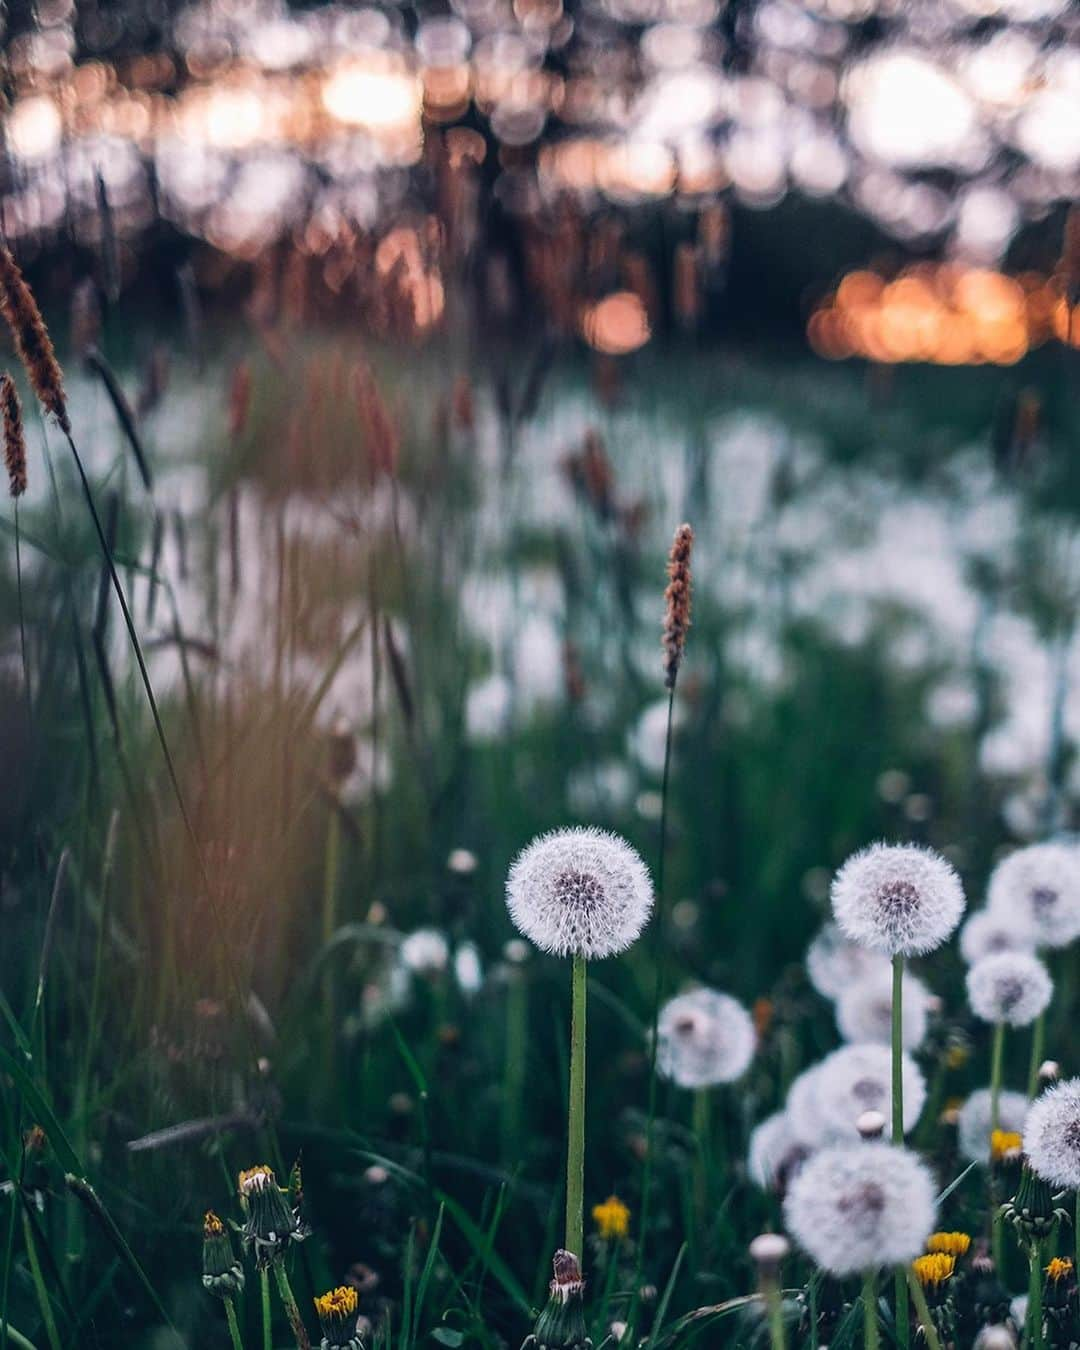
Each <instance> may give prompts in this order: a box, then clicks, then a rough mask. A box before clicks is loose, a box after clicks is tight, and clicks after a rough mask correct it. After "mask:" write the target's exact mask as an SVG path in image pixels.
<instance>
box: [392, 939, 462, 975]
mask: <svg viewBox="0 0 1080 1350" xmlns="http://www.w3.org/2000/svg"><path fill="white" fill-rule="evenodd" d="M401 960H402V963H403V964H404V965H405V966H406V967H407V968H408V969H409V970H411V971H412V972H413V973H414V974H416V975H437V974H439V973H440V972H441V971H444V970H445V969H446V967H447V964H448V963H449V960H450V944H449V943H448V942H447V941H446V938H445V937H444V936H443V935H442V933H440V932H439V930H438V929H437V928H418V929H417V930H416V932H415V933H410V934H409V936H408V937H407V938H406V939H405V941H404V942H403V943H402V944H401Z"/></svg>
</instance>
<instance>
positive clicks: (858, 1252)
mask: <svg viewBox="0 0 1080 1350" xmlns="http://www.w3.org/2000/svg"><path fill="white" fill-rule="evenodd" d="M934 1194H935V1187H934V1182H933V1178H932V1177H931V1175H930V1173H929V1171H928V1170H927V1168H926V1167H925V1166H924V1164H923V1163H922V1162H920V1160H919V1159H918V1158H917V1157H916V1156H915V1154H914V1153H911V1152H909V1151H908V1150H907V1149H905V1148H901V1147H898V1146H896V1145H894V1144H885V1143H875V1144H862V1145H860V1146H859V1147H858V1148H848V1147H845V1146H837V1147H832V1148H826V1149H822V1151H821V1152H820V1153H817V1154H815V1156H814V1157H813V1158H811V1159H810V1160H809V1161H808V1162H807V1163H806V1165H805V1166H804V1167H803V1169H802V1170H801V1171H800V1173H799V1175H798V1176H797V1177H796V1178H795V1180H794V1181H793V1182H792V1184H791V1187H790V1189H789V1190H788V1194H787V1199H786V1200H785V1201H784V1218H785V1221H786V1223H787V1227H788V1230H789V1231H790V1232H791V1234H792V1236H793V1237H794V1238H795V1240H796V1241H797V1242H798V1243H799V1245H800V1246H801V1247H802V1248H803V1250H804V1251H806V1252H807V1253H808V1255H809V1256H811V1257H812V1258H813V1260H814V1261H815V1262H816V1264H817V1265H818V1266H820V1267H821V1269H822V1270H824V1271H826V1272H827V1273H828V1274H830V1275H835V1276H837V1277H838V1278H843V1277H844V1276H847V1275H854V1274H857V1273H861V1272H865V1271H867V1270H869V1269H877V1268H880V1267H881V1266H888V1265H899V1264H904V1265H906V1264H907V1263H908V1262H910V1261H912V1260H914V1258H915V1257H916V1256H918V1254H919V1253H920V1252H921V1251H922V1249H923V1244H924V1242H925V1241H926V1237H927V1235H928V1234H929V1232H930V1231H931V1229H932V1228H933V1226H934V1215H935V1208H936V1206H935V1200H934Z"/></svg>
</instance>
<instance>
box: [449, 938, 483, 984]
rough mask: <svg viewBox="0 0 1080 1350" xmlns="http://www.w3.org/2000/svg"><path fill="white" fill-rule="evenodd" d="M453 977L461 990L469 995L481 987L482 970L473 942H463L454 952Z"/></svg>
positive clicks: (478, 954)
mask: <svg viewBox="0 0 1080 1350" xmlns="http://www.w3.org/2000/svg"><path fill="white" fill-rule="evenodd" d="M454 979H455V980H457V984H458V988H459V989H460V990H461V992H462V993H463V994H468V995H470V996H471V995H473V994H477V993H479V992H480V990H481V988H482V987H483V984H484V971H483V966H482V965H481V962H480V951H479V948H478V947H477V945H476V943H475V942H463V943H461V945H460V946H459V947H458V948H457V950H456V951H455V952H454Z"/></svg>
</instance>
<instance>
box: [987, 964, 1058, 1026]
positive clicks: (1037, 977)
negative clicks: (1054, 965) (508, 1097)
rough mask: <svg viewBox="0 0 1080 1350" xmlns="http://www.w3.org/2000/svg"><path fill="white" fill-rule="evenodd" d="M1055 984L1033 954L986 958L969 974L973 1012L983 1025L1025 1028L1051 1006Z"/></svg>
mask: <svg viewBox="0 0 1080 1350" xmlns="http://www.w3.org/2000/svg"><path fill="white" fill-rule="evenodd" d="M1053 993H1054V982H1053V981H1052V980H1051V978H1050V976H1049V974H1048V973H1047V969H1046V967H1045V966H1044V965H1043V963H1042V962H1041V961H1040V960H1039V958H1038V957H1037V956H1033V955H1032V954H1031V952H998V953H997V955H996V956H984V957H983V959H982V960H981V961H976V962H975V964H974V965H973V966H972V967H971V969H970V970H969V971H968V973H967V996H968V1002H969V1003H970V1004H971V1011H972V1012H973V1013H974V1014H975V1016H976V1017H979V1018H981V1019H982V1020H983V1021H984V1022H1006V1023H1007V1024H1008V1025H1009V1026H1011V1027H1026V1026H1027V1025H1028V1023H1029V1022H1034V1021H1035V1019H1036V1017H1038V1016H1039V1014H1040V1013H1042V1012H1045V1011H1046V1009H1047V1008H1048V1007H1049V1005H1050V999H1051V997H1052V996H1053Z"/></svg>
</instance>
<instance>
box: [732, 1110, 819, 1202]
mask: <svg viewBox="0 0 1080 1350" xmlns="http://www.w3.org/2000/svg"><path fill="white" fill-rule="evenodd" d="M809 1156H810V1149H809V1148H808V1147H807V1146H806V1144H804V1143H802V1142H800V1141H799V1140H798V1139H796V1137H795V1134H794V1131H793V1130H792V1128H791V1122H790V1121H789V1120H788V1114H787V1112H786V1111H775V1112H774V1113H773V1114H772V1115H771V1116H766V1118H765V1119H764V1120H763V1121H762V1122H761V1124H760V1125H756V1126H755V1127H754V1128H753V1130H751V1132H750V1149H749V1153H748V1154H747V1159H746V1170H747V1172H748V1173H749V1174H750V1180H751V1181H752V1182H753V1183H754V1185H755V1186H757V1187H759V1188H760V1189H761V1190H763V1191H779V1192H780V1193H781V1194H783V1192H784V1190H785V1189H786V1188H787V1186H788V1184H789V1182H790V1181H791V1178H792V1177H793V1176H794V1175H795V1173H796V1172H797V1171H798V1170H799V1168H800V1167H801V1166H802V1165H803V1163H804V1162H805V1161H806V1160H807V1158H809Z"/></svg>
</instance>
